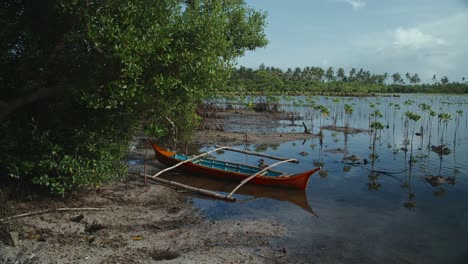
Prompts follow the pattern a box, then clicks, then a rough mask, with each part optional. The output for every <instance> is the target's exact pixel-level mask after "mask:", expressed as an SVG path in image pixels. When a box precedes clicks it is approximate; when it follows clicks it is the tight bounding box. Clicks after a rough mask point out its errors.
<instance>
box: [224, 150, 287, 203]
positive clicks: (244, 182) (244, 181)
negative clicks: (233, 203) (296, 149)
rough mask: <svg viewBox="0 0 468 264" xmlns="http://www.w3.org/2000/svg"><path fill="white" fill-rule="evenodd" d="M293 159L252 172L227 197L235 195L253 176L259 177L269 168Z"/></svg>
mask: <svg viewBox="0 0 468 264" xmlns="http://www.w3.org/2000/svg"><path fill="white" fill-rule="evenodd" d="M293 160H295V159H287V160H283V161H279V162H276V163H274V164H271V165H270V166H268V167H266V168H264V169H263V170H261V171H259V172H257V173H255V174H252V175H251V176H249V177H248V178H245V179H244V180H243V181H241V183H240V184H239V185H237V187H236V188H234V190H232V192H231V193H229V194H228V195H227V196H226V197H228V198H232V195H233V194H234V193H235V192H236V191H237V190H238V189H239V188H240V187H241V186H242V185H244V184H246V183H247V182H249V181H250V180H251V179H253V178H255V177H257V176H258V175H260V174H262V173H264V172H266V171H267V170H269V169H271V168H273V167H275V166H278V165H280V164H282V163H286V162H293Z"/></svg>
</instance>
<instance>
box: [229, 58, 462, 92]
mask: <svg viewBox="0 0 468 264" xmlns="http://www.w3.org/2000/svg"><path fill="white" fill-rule="evenodd" d="M226 89H227V91H226V92H234V93H246V94H252V93H257V94H265V93H288V94H310V93H312V94H337V95H359V94H373V93H457V94H462V93H468V82H467V81H465V77H463V78H462V82H461V83H459V82H450V81H449V79H448V78H447V76H443V77H441V78H440V79H439V78H437V76H436V75H434V76H433V78H432V83H430V84H429V83H421V79H420V77H419V75H418V74H417V73H415V74H410V73H406V74H405V75H403V76H402V75H401V74H400V73H394V74H392V75H389V74H388V73H384V74H371V73H370V72H369V71H367V70H364V69H359V70H358V69H356V68H352V69H351V70H350V71H349V72H348V73H346V72H345V70H344V69H343V68H338V69H337V70H334V69H333V68H332V67H329V68H328V69H323V68H320V67H305V68H300V67H297V68H295V69H294V70H293V69H291V68H289V69H288V70H286V71H283V70H282V69H279V68H275V67H265V65H263V64H262V65H260V67H259V68H258V69H251V68H247V67H244V66H241V67H240V68H238V69H234V70H233V73H232V75H231V78H230V80H229V82H228V85H227V88H226Z"/></svg>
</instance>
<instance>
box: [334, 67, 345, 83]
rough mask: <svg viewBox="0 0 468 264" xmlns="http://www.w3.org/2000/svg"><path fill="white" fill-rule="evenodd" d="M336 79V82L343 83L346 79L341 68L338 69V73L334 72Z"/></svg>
mask: <svg viewBox="0 0 468 264" xmlns="http://www.w3.org/2000/svg"><path fill="white" fill-rule="evenodd" d="M336 78H337V79H338V81H344V80H345V79H346V75H345V71H344V69H343V68H341V67H340V68H338V71H337V72H336Z"/></svg>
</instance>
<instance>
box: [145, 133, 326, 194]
mask: <svg viewBox="0 0 468 264" xmlns="http://www.w3.org/2000/svg"><path fill="white" fill-rule="evenodd" d="M149 142H150V144H151V146H152V147H153V149H154V151H155V154H156V158H157V159H158V160H159V162H161V163H162V164H164V165H166V166H168V167H169V166H173V167H176V166H178V167H179V168H180V169H181V170H184V171H186V172H189V173H194V174H198V175H206V176H211V177H215V178H219V179H229V180H237V181H239V180H240V181H242V182H243V183H244V182H247V181H249V182H251V183H255V184H260V185H268V186H277V187H287V188H295V189H302V190H305V189H306V188H307V183H308V181H309V178H310V176H312V174H314V172H316V171H318V170H320V168H315V169H313V170H310V171H306V172H303V173H298V174H294V175H290V174H287V173H284V172H279V171H275V170H270V169H269V168H259V167H255V166H251V165H246V164H241V163H235V162H229V161H221V160H215V159H210V158H202V157H199V158H190V157H188V156H185V155H181V154H178V153H176V152H172V151H167V150H165V149H163V148H161V147H160V146H158V145H156V144H154V143H153V142H151V141H149ZM222 148H224V149H229V148H228V147H222ZM222 148H220V149H222ZM231 150H232V149H231ZM205 154H207V153H205ZM202 155H203V154H202ZM200 156H201V155H200ZM288 161H289V162H290V161H297V160H293V159H290V160H284V161H282V162H288ZM282 162H278V163H277V164H279V163H282ZM270 167H272V166H270ZM239 187H240V186H239ZM233 192H234V191H233ZM233 192H232V193H233Z"/></svg>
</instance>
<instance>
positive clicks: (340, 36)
mask: <svg viewBox="0 0 468 264" xmlns="http://www.w3.org/2000/svg"><path fill="white" fill-rule="evenodd" d="M246 2H247V4H248V5H249V6H250V7H252V8H254V9H255V10H259V11H264V12H266V13H267V26H266V29H265V33H266V35H267V38H268V40H269V44H268V45H267V46H266V47H265V48H260V49H256V50H255V51H249V52H247V53H246V54H245V56H244V57H242V58H240V59H239V60H238V66H246V67H249V68H254V69H256V68H258V66H259V65H260V64H261V63H264V64H265V66H274V67H278V68H281V69H283V70H286V69H287V68H292V69H294V68H295V67H301V68H303V67H305V66H319V67H322V68H328V67H330V66H331V67H333V68H334V69H337V68H339V67H342V68H344V69H345V70H346V72H349V70H350V69H351V68H353V67H355V68H357V69H359V68H363V69H364V70H369V71H370V72H371V73H373V74H383V73H385V72H387V73H389V74H390V75H391V74H393V73H395V72H398V73H400V74H401V75H402V76H404V74H405V73H406V72H409V73H411V74H414V73H418V74H419V76H420V77H421V79H422V81H423V82H432V76H433V75H434V74H435V75H436V76H437V78H438V79H440V78H441V77H442V76H447V77H448V78H449V80H450V81H455V82H462V77H466V79H467V80H468V0H246Z"/></svg>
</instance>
